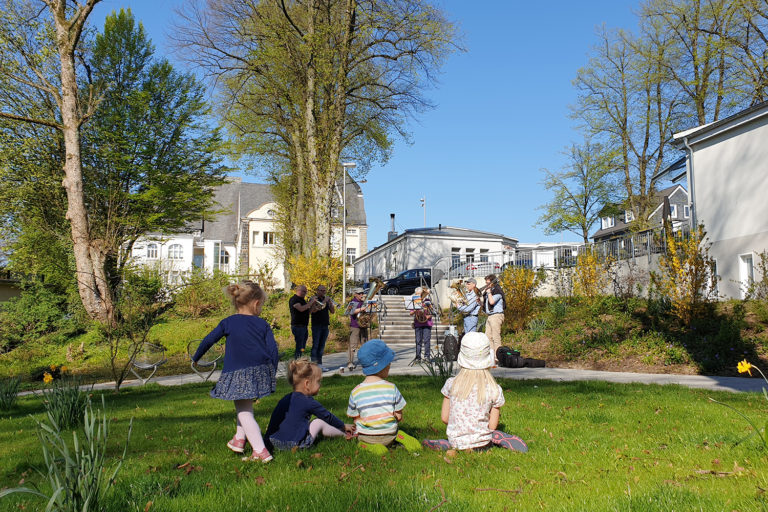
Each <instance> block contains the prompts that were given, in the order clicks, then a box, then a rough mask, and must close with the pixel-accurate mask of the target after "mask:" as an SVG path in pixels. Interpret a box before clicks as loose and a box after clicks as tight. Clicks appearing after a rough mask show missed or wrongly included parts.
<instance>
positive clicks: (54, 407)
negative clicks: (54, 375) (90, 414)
mask: <svg viewBox="0 0 768 512" xmlns="http://www.w3.org/2000/svg"><path fill="white" fill-rule="evenodd" d="M80 385H81V379H79V378H77V377H69V378H65V379H61V380H55V381H53V383H52V385H51V388H50V389H45V390H43V404H44V405H45V410H46V411H47V413H48V417H49V418H51V421H53V422H54V423H56V425H58V426H59V428H61V429H69V428H72V427H76V426H77V425H79V424H80V422H81V421H82V420H83V414H84V413H85V408H86V405H88V393H85V392H83V391H81V390H80Z"/></svg>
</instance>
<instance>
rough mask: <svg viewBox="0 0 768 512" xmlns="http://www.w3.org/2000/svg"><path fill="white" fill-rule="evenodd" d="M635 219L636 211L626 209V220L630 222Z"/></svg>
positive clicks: (627, 222)
mask: <svg viewBox="0 0 768 512" xmlns="http://www.w3.org/2000/svg"><path fill="white" fill-rule="evenodd" d="M633 220H635V212H633V211H632V210H624V222H625V223H626V224H629V223H630V222H632V221H633Z"/></svg>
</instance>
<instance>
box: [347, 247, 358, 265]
mask: <svg viewBox="0 0 768 512" xmlns="http://www.w3.org/2000/svg"><path fill="white" fill-rule="evenodd" d="M356 257H357V249H356V248H355V247H347V265H351V264H353V263H354V262H355V258H356Z"/></svg>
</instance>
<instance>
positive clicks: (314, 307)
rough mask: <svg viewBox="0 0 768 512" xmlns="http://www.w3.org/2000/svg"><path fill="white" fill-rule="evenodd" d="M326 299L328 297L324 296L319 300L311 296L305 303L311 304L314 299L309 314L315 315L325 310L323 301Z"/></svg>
mask: <svg viewBox="0 0 768 512" xmlns="http://www.w3.org/2000/svg"><path fill="white" fill-rule="evenodd" d="M327 297H328V296H327V295H326V296H325V297H323V298H322V299H321V298H319V297H318V296H317V295H313V296H312V297H311V298H310V299H309V300H308V301H307V302H312V299H314V300H315V303H314V304H312V308H310V310H309V312H310V313H317V312H318V311H322V310H323V309H325V306H326V304H325V299H326V298H327Z"/></svg>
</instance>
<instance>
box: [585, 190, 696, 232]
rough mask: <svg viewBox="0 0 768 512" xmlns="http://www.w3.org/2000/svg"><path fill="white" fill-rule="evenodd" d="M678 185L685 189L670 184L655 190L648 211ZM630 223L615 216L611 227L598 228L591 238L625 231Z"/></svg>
mask: <svg viewBox="0 0 768 512" xmlns="http://www.w3.org/2000/svg"><path fill="white" fill-rule="evenodd" d="M678 187H679V188H682V189H683V190H685V188H683V187H682V185H672V186H671V187H667V188H665V189H662V190H656V191H655V192H654V193H653V195H652V196H651V204H652V205H653V207H652V208H651V210H650V211H651V212H653V211H654V210H656V208H658V207H659V206H660V205H661V204H662V203H663V202H664V198H665V197H667V196H669V195H671V194H672V193H673V192H674V191H675V190H677V189H678ZM631 224H632V223H631V222H629V223H627V222H624V219H623V217H618V216H617V217H616V219H615V224H614V225H613V227H610V228H606V229H598V230H597V231H595V233H594V234H593V235H592V239H593V240H594V239H597V238H605V237H607V236H611V235H616V234H619V233H623V232H625V231H627V229H629V226H630V225H631Z"/></svg>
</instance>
